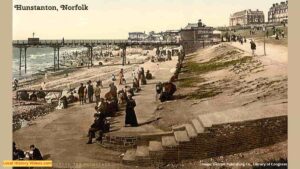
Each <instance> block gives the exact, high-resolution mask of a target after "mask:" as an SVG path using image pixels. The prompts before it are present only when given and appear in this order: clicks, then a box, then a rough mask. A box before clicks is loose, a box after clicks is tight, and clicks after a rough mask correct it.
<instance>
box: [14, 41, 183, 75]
mask: <svg viewBox="0 0 300 169" xmlns="http://www.w3.org/2000/svg"><path fill="white" fill-rule="evenodd" d="M12 45H13V47H15V48H19V50H20V62H19V63H20V64H19V72H20V74H21V70H22V62H21V61H22V55H24V62H25V63H24V68H25V74H26V72H27V53H26V52H27V49H28V48H42V47H51V48H53V71H56V70H59V51H60V48H63V47H86V48H88V52H87V53H88V54H89V55H90V58H89V59H90V64H89V65H88V66H89V67H92V66H93V64H92V62H93V48H94V47H97V46H102V45H104V46H118V47H119V48H120V49H122V52H121V56H122V65H125V64H126V47H129V46H153V47H156V48H159V47H162V46H179V45H181V43H180V42H176V41H132V40H122V39H120V40H64V39H62V40H39V39H37V41H30V39H29V40H14V41H13V43H12ZM23 49H24V52H23ZM56 60H57V62H56Z"/></svg>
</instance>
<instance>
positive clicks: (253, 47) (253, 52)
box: [250, 39, 256, 56]
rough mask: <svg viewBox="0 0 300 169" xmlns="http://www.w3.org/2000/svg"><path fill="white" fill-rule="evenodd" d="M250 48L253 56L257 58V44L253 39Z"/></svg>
mask: <svg viewBox="0 0 300 169" xmlns="http://www.w3.org/2000/svg"><path fill="white" fill-rule="evenodd" d="M250 47H251V50H252V56H255V50H256V44H255V42H254V41H253V39H251V41H250Z"/></svg>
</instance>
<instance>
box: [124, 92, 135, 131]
mask: <svg viewBox="0 0 300 169" xmlns="http://www.w3.org/2000/svg"><path fill="white" fill-rule="evenodd" d="M127 98H128V99H127V104H126V116H125V126H127V125H130V126H131V127H137V126H138V122H137V119H136V115H135V111H134V107H135V106H136V103H135V101H134V99H132V96H131V95H128V97H127Z"/></svg>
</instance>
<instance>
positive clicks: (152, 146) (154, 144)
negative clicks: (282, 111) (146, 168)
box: [148, 141, 163, 151]
mask: <svg viewBox="0 0 300 169" xmlns="http://www.w3.org/2000/svg"><path fill="white" fill-rule="evenodd" d="M148 149H149V151H162V150H163V147H162V143H161V141H150V142H149V148H148Z"/></svg>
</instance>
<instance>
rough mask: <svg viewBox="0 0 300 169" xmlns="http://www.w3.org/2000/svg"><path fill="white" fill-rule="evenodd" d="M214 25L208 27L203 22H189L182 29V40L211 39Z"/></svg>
mask: <svg viewBox="0 0 300 169" xmlns="http://www.w3.org/2000/svg"><path fill="white" fill-rule="evenodd" d="M213 30H214V29H213V27H208V26H206V25H205V24H203V23H202V21H201V19H199V20H198V23H188V25H187V26H186V27H184V28H183V29H181V30H180V37H181V40H182V41H210V40H211V39H212V37H213Z"/></svg>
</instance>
